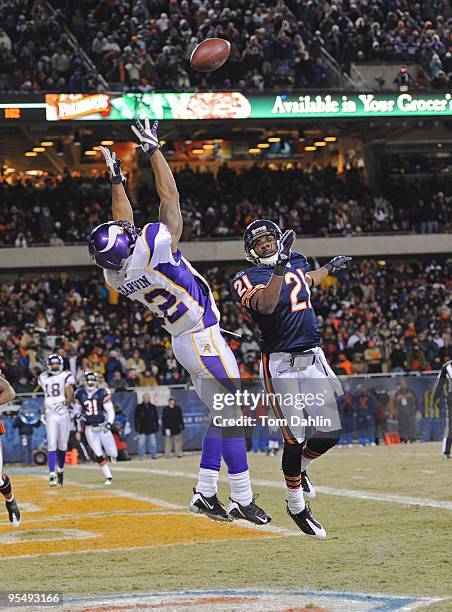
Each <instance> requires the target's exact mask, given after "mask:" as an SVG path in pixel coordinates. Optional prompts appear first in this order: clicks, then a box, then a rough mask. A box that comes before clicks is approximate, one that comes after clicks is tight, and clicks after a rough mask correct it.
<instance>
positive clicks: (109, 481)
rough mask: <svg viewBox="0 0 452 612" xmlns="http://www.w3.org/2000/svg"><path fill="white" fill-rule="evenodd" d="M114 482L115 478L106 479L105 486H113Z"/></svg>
mask: <svg viewBox="0 0 452 612" xmlns="http://www.w3.org/2000/svg"><path fill="white" fill-rule="evenodd" d="M112 482H113V478H106V479H105V482H104V484H106V485H111V483H112Z"/></svg>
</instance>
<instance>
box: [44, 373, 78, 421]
mask: <svg viewBox="0 0 452 612" xmlns="http://www.w3.org/2000/svg"><path fill="white" fill-rule="evenodd" d="M38 382H39V385H40V386H41V388H42V390H43V391H44V395H45V399H44V406H45V411H46V413H49V412H50V413H52V412H53V413H57V412H59V413H60V412H63V411H67V410H68V408H67V406H66V405H65V400H66V397H65V394H64V392H65V389H66V387H67V386H68V385H73V384H74V383H75V380H74V376H73V375H72V374H71V372H68V371H64V372H56V373H55V374H53V373H51V372H43V373H42V374H40V375H39V378H38Z"/></svg>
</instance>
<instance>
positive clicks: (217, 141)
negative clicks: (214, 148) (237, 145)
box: [212, 138, 223, 144]
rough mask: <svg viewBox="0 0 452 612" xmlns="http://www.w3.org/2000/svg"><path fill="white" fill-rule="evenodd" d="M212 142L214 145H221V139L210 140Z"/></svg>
mask: <svg viewBox="0 0 452 612" xmlns="http://www.w3.org/2000/svg"><path fill="white" fill-rule="evenodd" d="M212 142H213V143H214V144H221V143H222V142H223V139H222V138H214V139H213V140H212Z"/></svg>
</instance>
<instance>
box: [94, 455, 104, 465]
mask: <svg viewBox="0 0 452 612" xmlns="http://www.w3.org/2000/svg"><path fill="white" fill-rule="evenodd" d="M96 461H97V463H98V464H99V465H100V464H101V463H103V462H104V461H105V457H104V456H103V455H96Z"/></svg>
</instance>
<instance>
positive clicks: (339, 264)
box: [326, 255, 352, 274]
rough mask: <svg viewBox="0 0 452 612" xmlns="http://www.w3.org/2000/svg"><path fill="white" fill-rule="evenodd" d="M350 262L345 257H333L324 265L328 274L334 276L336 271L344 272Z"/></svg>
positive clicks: (348, 258) (349, 258) (349, 259)
mask: <svg viewBox="0 0 452 612" xmlns="http://www.w3.org/2000/svg"><path fill="white" fill-rule="evenodd" d="M351 260H352V258H351V257H347V256H346V255H337V256H336V257H333V259H332V260H331V261H329V262H328V263H327V264H326V267H327V269H328V273H329V274H334V273H335V272H337V271H338V270H345V268H346V267H347V266H348V264H349V262H350V261H351Z"/></svg>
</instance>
